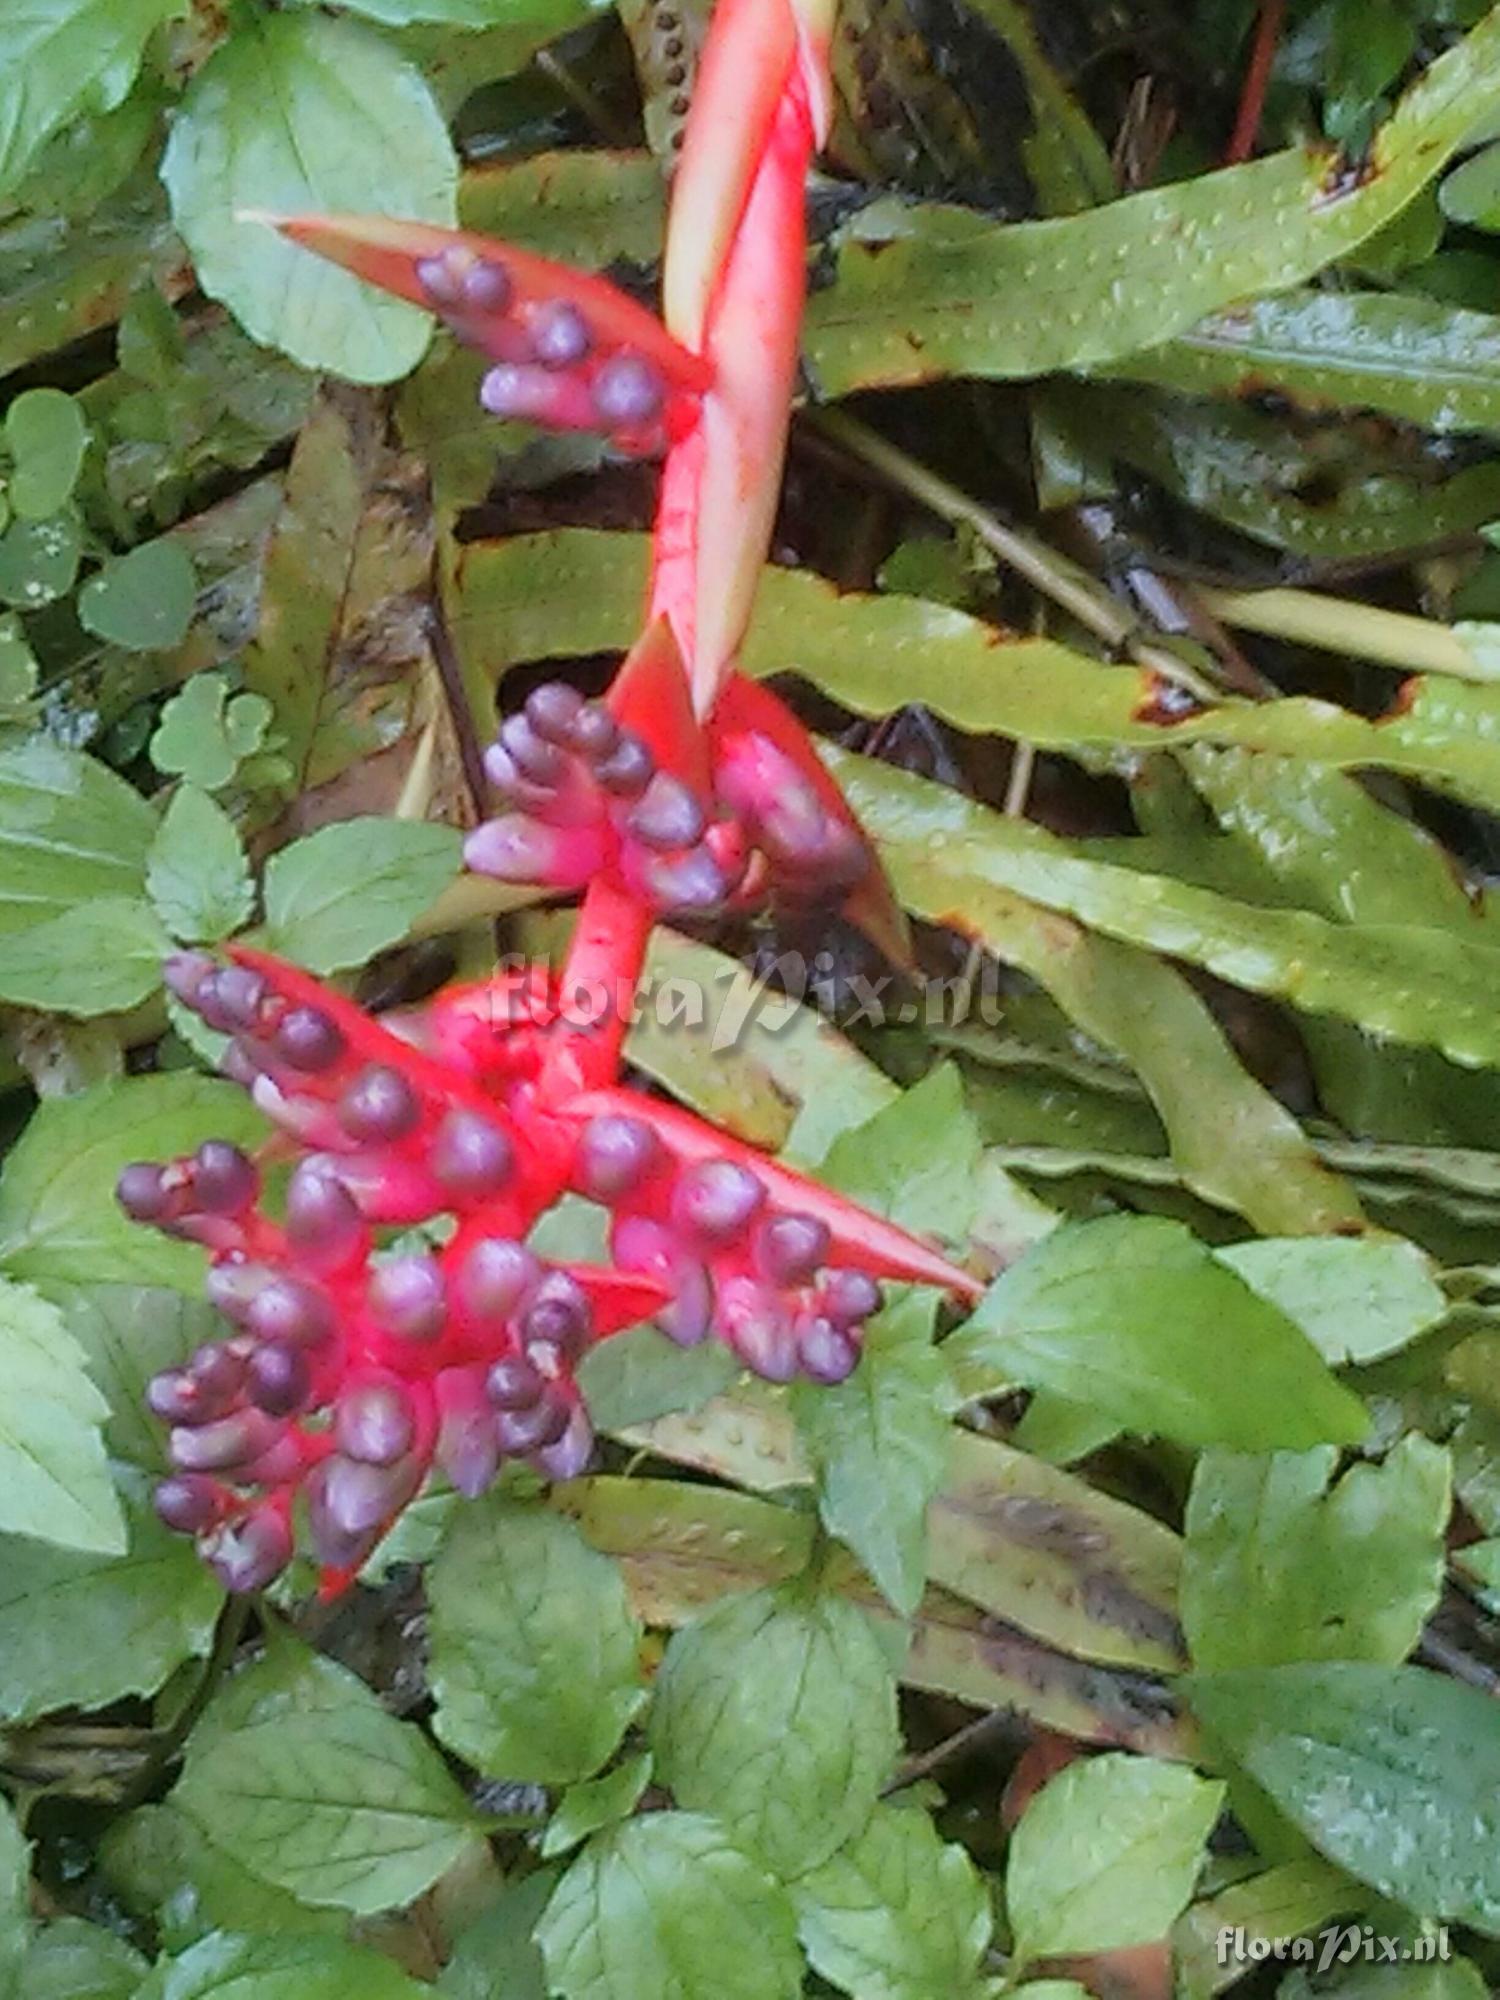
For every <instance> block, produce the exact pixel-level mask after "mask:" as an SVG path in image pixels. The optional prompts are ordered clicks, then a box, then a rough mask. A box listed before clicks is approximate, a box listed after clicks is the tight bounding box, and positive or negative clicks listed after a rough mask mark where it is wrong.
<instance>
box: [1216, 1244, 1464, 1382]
mask: <svg viewBox="0 0 1500 2000" xmlns="http://www.w3.org/2000/svg"><path fill="white" fill-rule="evenodd" d="M1218 1255H1219V1260H1220V1262H1221V1263H1224V1264H1227V1265H1228V1266H1229V1268H1230V1270H1231V1271H1234V1272H1236V1273H1237V1274H1238V1275H1239V1276H1240V1277H1241V1278H1243V1279H1244V1281H1245V1283H1246V1284H1247V1285H1248V1286H1249V1287H1250V1289H1251V1291H1253V1292H1257V1293H1259V1295H1260V1296H1261V1298H1263V1299H1269V1300H1270V1302H1271V1304H1272V1305H1273V1306H1275V1307H1277V1308H1278V1309H1279V1310H1280V1311H1281V1312H1284V1313H1285V1314H1286V1316H1287V1318H1288V1319H1290V1320H1294V1321H1295V1322H1296V1324H1297V1325H1298V1326H1300V1327H1301V1329H1302V1331H1303V1332H1304V1333H1305V1334H1306V1335H1307V1337H1308V1339H1309V1340H1310V1341H1311V1342H1312V1344H1313V1346H1314V1347H1316V1348H1317V1350H1318V1352H1319V1353H1320V1354H1321V1355H1322V1356H1323V1359H1324V1360H1325V1361H1327V1362H1330V1363H1331V1364H1332V1365H1333V1366H1334V1367H1341V1366H1342V1365H1343V1364H1344V1363H1345V1362H1346V1361H1356V1362H1362V1361H1377V1360H1379V1359H1380V1357H1381V1356H1382V1355H1384V1354H1394V1353H1395V1352H1396V1351H1397V1349H1398V1348H1402V1347H1405V1346H1406V1344H1407V1343H1408V1341H1411V1340H1414V1339H1415V1338H1416V1336H1417V1335H1418V1334H1419V1333H1421V1332H1423V1331H1424V1330H1425V1329H1426V1328H1427V1327H1430V1326H1432V1325H1434V1324H1435V1323H1436V1321H1438V1320H1440V1319H1441V1318H1442V1316H1443V1314H1444V1313H1445V1312H1446V1311H1447V1309H1448V1301H1447V1298H1446V1297H1445V1295H1444V1294H1443V1292H1442V1290H1441V1289H1440V1287H1439V1286H1438V1284H1437V1281H1436V1280H1435V1279H1434V1277H1433V1276H1432V1272H1431V1270H1430V1268H1429V1266H1428V1262H1427V1259H1426V1258H1425V1257H1424V1256H1423V1255H1422V1253H1421V1251H1420V1250H1418V1249H1417V1247H1416V1245H1415V1244H1413V1243H1398V1242H1380V1241H1377V1240H1375V1239H1374V1238H1371V1239H1369V1240H1368V1241H1365V1242H1359V1241H1354V1240H1351V1239H1349V1238H1347V1237H1333V1236H1324V1237H1314V1236H1298V1237H1282V1238H1275V1237H1264V1238H1262V1239H1261V1240H1260V1241H1258V1242H1254V1243H1234V1244H1231V1245H1230V1246H1229V1247H1228V1248H1227V1249H1224V1250H1221V1251H1220V1252H1219V1253H1218Z"/></svg>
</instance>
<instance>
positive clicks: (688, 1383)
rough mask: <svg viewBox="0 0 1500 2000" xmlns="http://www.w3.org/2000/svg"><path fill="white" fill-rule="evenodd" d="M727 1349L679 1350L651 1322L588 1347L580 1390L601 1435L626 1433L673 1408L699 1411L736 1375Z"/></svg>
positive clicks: (709, 1343) (711, 1344)
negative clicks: (614, 1432)
mask: <svg viewBox="0 0 1500 2000" xmlns="http://www.w3.org/2000/svg"><path fill="white" fill-rule="evenodd" d="M740 1372H741V1369H740V1364H739V1362H738V1360H737V1359H736V1358H735V1356H734V1355H733V1354H732V1353H731V1352H730V1351H729V1349H728V1348H727V1347H722V1346H720V1344H719V1342H718V1341H716V1340H706V1341H704V1342H703V1344H702V1345H701V1346H700V1347H689V1348H682V1347H679V1346H678V1345H677V1343H676V1342H675V1341H673V1340H669V1339H668V1338H667V1336H666V1335H665V1334H664V1333H660V1332H658V1330H657V1329H656V1328H655V1327H654V1326H652V1325H651V1324H650V1323H649V1322H646V1323H645V1324H643V1325H641V1326H633V1327H631V1328H630V1329H629V1330H628V1332H625V1333H620V1334H614V1335H612V1336H611V1337H610V1339H608V1340H606V1341H603V1342H601V1343H600V1345H599V1346H597V1347H591V1348H590V1349H589V1351H588V1353H587V1354H586V1355H585V1356H584V1357H583V1360H582V1362H581V1363H580V1364H579V1369H578V1386H579V1388H580V1389H581V1390H582V1392H583V1399H584V1401H585V1402H586V1403H587V1404H588V1407H589V1410H590V1412H591V1413H592V1415H593V1420H594V1423H595V1425H596V1426H597V1428H598V1429H600V1430H601V1431H623V1430H629V1429H631V1428H632V1427H633V1426H634V1425H636V1424H649V1423H651V1422H653V1421H654V1420H655V1419H656V1418H657V1417H664V1416H667V1415H669V1414H670V1413H672V1412H673V1411H677V1410H696V1409H700V1408H701V1407H702V1405H703V1404H704V1403H706V1402H707V1401H708V1400H709V1398H710V1397H711V1396H717V1395H718V1394H719V1393H720V1392H721V1391H722V1390H724V1389H727V1388H728V1387H729V1385H730V1383H731V1382H733V1381H734V1380H735V1379H736V1378H737V1376H738V1375H739V1374H740Z"/></svg>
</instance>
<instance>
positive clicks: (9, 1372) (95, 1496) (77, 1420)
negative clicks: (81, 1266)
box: [0, 1279, 125, 1555]
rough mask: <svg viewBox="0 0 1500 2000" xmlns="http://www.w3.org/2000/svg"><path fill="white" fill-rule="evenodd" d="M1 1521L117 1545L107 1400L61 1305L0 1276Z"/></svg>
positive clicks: (68, 1543) (72, 1540) (121, 1534)
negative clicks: (104, 1428) (104, 1431)
mask: <svg viewBox="0 0 1500 2000" xmlns="http://www.w3.org/2000/svg"><path fill="white" fill-rule="evenodd" d="M0 1381H3V1382H4V1384H5V1397H4V1401H3V1403H0V1531H4V1532H5V1533H8V1534H13V1535H28V1536H32V1537H34V1538H35V1539H36V1540H37V1541H40V1542H52V1543H55V1544H56V1545H57V1546H58V1547H60V1548H65V1549H84V1550H92V1551H96V1552H99V1553H102V1554H105V1555H120V1554H122V1553H123V1552H124V1548H125V1524H124V1522H123V1520H122V1519H121V1516H120V1507H119V1502H118V1501H117V1500H116V1498H115V1493H114V1488H113V1487H112V1486H111V1484H110V1478H109V1467H108V1466H107V1465H106V1463H105V1459H104V1441H103V1439H102V1438H101V1436H100V1435H99V1426H100V1423H101V1421H102V1419H103V1418H104V1417H105V1416H106V1415H107V1413H108V1410H107V1405H106V1404H105V1401H104V1398H103V1397H102V1396H101V1395H100V1393H99V1391H98V1390H97V1389H96V1388H95V1387H94V1385H93V1383H92V1382H91V1381H90V1380H89V1378H88V1376H87V1374H86V1373H85V1372H84V1366H83V1352H82V1350H81V1348H80V1347H79V1346H78V1343H77V1342H76V1341H75V1340H74V1339H73V1337H72V1335H71V1334H70V1333H69V1332H68V1330H67V1328H66V1326H64V1324H63V1320H62V1315H61V1314H60V1313H59V1312H58V1310H57V1308H56V1306H54V1305H50V1304H49V1303H48V1302H47V1301H46V1300H45V1299H43V1298H41V1297H39V1296H38V1294H37V1293H36V1292H34V1291H32V1289H31V1288H30V1286H29V1285H18V1284H12V1283H11V1282H10V1281H9V1280H8V1279H0Z"/></svg>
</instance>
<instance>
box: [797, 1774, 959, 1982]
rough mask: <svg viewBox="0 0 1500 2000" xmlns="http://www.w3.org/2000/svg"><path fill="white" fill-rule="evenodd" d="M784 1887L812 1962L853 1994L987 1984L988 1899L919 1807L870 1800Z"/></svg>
mask: <svg viewBox="0 0 1500 2000" xmlns="http://www.w3.org/2000/svg"><path fill="white" fill-rule="evenodd" d="M793 1895H794V1897H795V1899H796V1904H797V1917H798V1928H799V1931H800V1934H801V1938H802V1942H803V1945H804V1946H805V1947H806V1950H807V1955H808V1957H809V1958H810V1959H811V1961H812V1964H813V1966H814V1968H815V1969H816V1971H817V1972H818V1973H820V1974H821V1976H822V1977H823V1978H824V1979H827V1980H830V1981H831V1982H832V1983H833V1984H834V1985H835V1986H838V1987H841V1988H842V1989H843V1990H844V1991H845V1992H846V1993H851V1994H857V1995H858V1996H859V2000H933V1996H936V1995H937V1994H941V1995H942V1996H943V2000H978V1996H979V1995H980V1994H982V1993H985V1992H988V1991H989V1990H990V1989H989V1987H988V1985H987V1984H985V1983H983V1982H981V1980H980V1976H979V1960H980V1955H981V1954H982V1953H983V1951H984V1950H985V1947H986V1946H987V1945H988V1943H989V1941H990V1932H991V1929H992V1927H993V1925H992V1919H991V1915H990V1901H989V1897H988V1895H987V1894H986V1893H985V1888H984V1884H983V1882H982V1881H981V1880H980V1878H979V1876H978V1874H977V1873H976V1871H975V1868H974V1864H973V1862H972V1861H970V1859H969V1857H968V1855H967V1854H966V1853H965V1852H964V1850H963V1849H962V1848H961V1847H959V1846H957V1845H949V1844H946V1843H944V1842H943V1841H942V1840H940V1839H939V1837H938V1834H937V1831H936V1829H935V1828H934V1826H933V1824H932V1821H931V1819H930V1818H929V1817H928V1815H927V1814H926V1813H925V1812H921V1811H919V1810H916V1809H914V1808H913V1809H901V1808H898V1807H895V1806H880V1807H878V1808H877V1809H876V1811H875V1813H874V1815H873V1817H872V1818H871V1819H870V1821H869V1823H868V1824H867V1825H866V1827H865V1829H864V1831H863V1832H862V1833H860V1834H859V1835H858V1836H857V1837H856V1838H855V1839H853V1840H851V1841H849V1842H848V1844H847V1845H846V1846H844V1847H842V1848H841V1849H840V1850H839V1852H838V1853H837V1854H835V1855H834V1856H833V1858H832V1859H831V1860H829V1861H826V1862H825V1863H824V1864H823V1866H822V1867H821V1868H815V1869H813V1870H812V1871H811V1873H810V1874H807V1875H804V1876H803V1877H802V1878H801V1880H800V1881H798V1882H797V1883H796V1885H795V1887H794V1890H793Z"/></svg>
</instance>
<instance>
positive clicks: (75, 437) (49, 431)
mask: <svg viewBox="0 0 1500 2000" xmlns="http://www.w3.org/2000/svg"><path fill="white" fill-rule="evenodd" d="M3 39H4V29H3V28H0V42H3ZM3 87H4V86H3V84H0V89H3ZM88 441H89V427H88V425H87V423H86V422H85V421H84V415H83V411H82V409H81V408H80V407H79V405H78V402H77V400H76V398H74V397H72V396H68V395H65V394H64V393H63V391H62V390H61V389H23V390H22V391H21V393H20V395H19V396H17V397H16V399H15V401H14V402H13V403H12V404H11V405H10V408H9V409H8V410H7V411H6V412H5V442H6V443H7V444H8V445H9V447H10V455H11V461H12V463H11V474H10V488H9V499H10V504H11V506H12V507H13V508H14V510H15V511H16V513H17V514H19V515H20V517H21V519H22V520H23V521H45V520H46V519H47V518H48V516H49V515H52V514H56V513H58V512H59V511H60V510H61V509H62V508H63V507H64V506H65V505H66V504H67V502H68V500H69V499H71V497H72V493H73V488H74V486H75V484H76V483H77V479H78V474H79V471H80V469H81V468H82V465H83V454H84V452H85V451H86V450H87V449H88Z"/></svg>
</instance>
